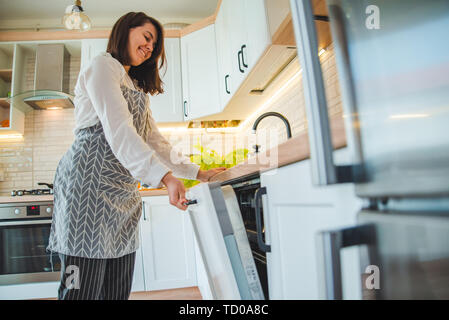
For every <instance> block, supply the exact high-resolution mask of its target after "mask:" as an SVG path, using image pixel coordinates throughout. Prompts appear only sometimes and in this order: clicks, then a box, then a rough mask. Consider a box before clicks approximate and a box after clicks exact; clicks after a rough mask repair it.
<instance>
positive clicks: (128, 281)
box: [58, 252, 136, 300]
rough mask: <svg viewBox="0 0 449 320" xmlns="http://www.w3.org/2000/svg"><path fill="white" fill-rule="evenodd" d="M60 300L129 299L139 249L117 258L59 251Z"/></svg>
mask: <svg viewBox="0 0 449 320" xmlns="http://www.w3.org/2000/svg"><path fill="white" fill-rule="evenodd" d="M59 257H60V259H61V282H60V284H59V289H58V299H59V300H128V298H129V295H130V293H131V285H132V281H133V273H134V263H135V258H136V253H135V252H134V253H131V254H128V255H126V256H123V257H120V258H116V259H90V258H81V257H72V256H67V255H63V254H59Z"/></svg>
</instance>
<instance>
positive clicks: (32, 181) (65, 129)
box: [0, 46, 342, 195]
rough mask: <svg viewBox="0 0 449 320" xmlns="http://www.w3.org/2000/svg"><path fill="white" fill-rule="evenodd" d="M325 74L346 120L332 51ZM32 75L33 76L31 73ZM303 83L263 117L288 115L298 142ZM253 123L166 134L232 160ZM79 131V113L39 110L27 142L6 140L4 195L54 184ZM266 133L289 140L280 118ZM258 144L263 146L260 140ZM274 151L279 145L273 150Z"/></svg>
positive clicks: (333, 104)
mask: <svg viewBox="0 0 449 320" xmlns="http://www.w3.org/2000/svg"><path fill="white" fill-rule="evenodd" d="M320 58H321V61H322V68H323V74H324V81H325V87H326V93H327V100H328V105H329V115H330V116H332V115H337V114H342V106H341V99H340V91H339V86H338V79H337V71H336V65H335V57H334V52H333V48H332V46H331V47H329V48H327V51H326V52H325V53H324V54H323V55H322V56H321V57H320ZM27 65H28V67H27V70H28V72H27V75H28V77H27V79H28V86H29V87H31V88H32V79H33V78H32V76H29V75H30V73H32V72H33V71H32V67H34V60H32V59H30V60H29V61H28V63H27ZM71 68H73V69H72V72H71V74H70V78H71V85H70V89H71V91H72V90H73V88H74V85H75V82H76V78H77V72H76V70H79V59H78V60H77V59H72V61H71ZM30 70H31V71H30ZM302 90H303V89H302V77H301V76H299V77H298V78H297V79H296V80H295V81H294V82H293V83H292V84H290V87H289V88H287V90H286V91H285V93H284V94H282V96H280V97H279V98H278V99H277V100H276V101H273V102H272V104H271V105H269V106H267V107H266V108H265V109H264V110H260V114H262V113H264V112H267V111H276V112H279V113H281V114H283V115H284V116H285V117H286V118H287V119H288V120H289V122H290V124H291V127H292V134H293V136H297V135H299V134H301V133H303V132H304V131H305V130H306V129H307V121H306V115H305V108H304V97H303V91H302ZM251 126H252V122H251V123H249V124H248V125H247V127H246V128H244V129H243V131H242V132H240V133H236V134H235V133H234V134H231V133H227V134H224V133H207V134H206V133H202V134H189V135H186V134H185V132H184V133H171V134H170V133H164V135H165V136H166V137H167V139H168V140H169V141H170V142H171V143H172V145H174V146H175V147H177V148H179V149H181V150H182V152H183V153H184V154H186V155H188V154H192V153H198V150H196V149H195V148H194V145H196V144H197V143H198V141H199V142H200V143H201V144H202V145H203V146H206V147H209V148H211V149H214V150H216V151H217V152H218V153H221V154H227V153H228V152H231V151H232V150H233V149H234V148H236V147H237V148H240V147H245V148H248V149H250V151H251V152H252V150H251V148H252V145H253V144H254V143H253V142H254V141H255V140H254V136H253V135H252V134H251ZM73 127H74V114H73V109H68V110H49V111H37V110H33V111H31V112H29V113H27V114H26V117H25V135H24V137H23V139H21V140H17V141H14V140H0V170H3V171H4V173H5V181H3V182H0V195H9V194H10V191H11V190H13V189H16V190H17V189H31V188H37V187H38V185H37V183H38V182H48V183H52V182H53V177H54V173H55V171H56V167H57V164H58V162H59V160H60V158H61V157H62V156H63V154H64V153H65V152H66V151H67V149H68V148H69V146H70V145H71V143H72V141H73V139H74V136H73ZM264 129H270V131H271V130H275V131H276V132H277V139H275V140H277V142H278V143H282V142H284V141H285V140H286V139H287V135H286V130H285V125H284V123H283V122H282V121H281V120H280V119H277V118H266V119H264V120H263V121H262V122H261V123H260V126H259V128H258V131H259V132H260V133H262V132H264ZM258 144H263V142H262V141H259V140H258ZM272 146H273V145H272Z"/></svg>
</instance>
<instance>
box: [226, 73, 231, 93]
mask: <svg viewBox="0 0 449 320" xmlns="http://www.w3.org/2000/svg"><path fill="white" fill-rule="evenodd" d="M228 79H229V74H227V75H226V77H225V87H226V93H227V94H231V91H229V89H228Z"/></svg>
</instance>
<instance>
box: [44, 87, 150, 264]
mask: <svg viewBox="0 0 449 320" xmlns="http://www.w3.org/2000/svg"><path fill="white" fill-rule="evenodd" d="M121 90H122V93H123V96H124V97H125V99H126V101H127V102H128V109H129V112H130V113H131V114H132V116H133V123H134V126H135V128H136V130H137V133H138V134H139V135H140V136H141V137H142V138H144V137H145V136H146V135H147V134H148V132H149V130H150V127H149V124H150V121H149V119H150V118H149V117H150V109H149V108H148V107H147V105H148V104H147V102H148V96H147V95H146V94H145V93H143V92H141V91H136V90H132V89H130V88H128V87H126V86H124V85H122V86H121ZM137 183H138V182H137V181H136V180H135V179H134V178H133V177H132V176H131V174H130V173H129V171H128V170H127V169H126V168H125V167H123V165H122V164H121V163H120V162H119V161H118V160H117V158H116V157H115V156H114V154H113V153H112V150H111V148H110V146H109V144H108V142H107V141H106V137H105V134H104V131H103V127H102V125H101V123H100V122H98V123H97V124H96V125H94V126H92V127H89V128H84V129H81V130H79V132H77V134H76V137H75V141H74V143H73V144H72V146H71V147H70V149H69V150H68V151H67V152H66V154H65V155H64V156H63V157H62V159H61V161H60V162H59V164H58V168H57V170H56V174H55V179H54V212H53V221H52V226H51V232H50V239H49V245H48V247H47V249H48V250H50V251H51V252H58V253H62V254H66V255H69V256H77V257H85V258H97V259H109V258H119V257H122V256H124V255H127V254H129V253H132V252H135V251H136V250H137V249H138V247H139V228H138V222H139V219H140V216H141V213H142V200H141V197H140V194H139V192H138V189H137Z"/></svg>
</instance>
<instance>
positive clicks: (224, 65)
mask: <svg viewBox="0 0 449 320" xmlns="http://www.w3.org/2000/svg"><path fill="white" fill-rule="evenodd" d="M229 4H230V2H229V1H222V3H221V6H220V10H219V11H218V14H217V18H216V19H215V35H216V43H217V58H218V73H219V89H220V102H221V107H222V109H224V108H225V107H226V105H227V104H228V102H229V100H230V99H231V97H232V96H233V94H234V92H235V84H234V78H233V76H232V68H233V64H232V59H233V58H234V57H237V55H233V54H232V53H233V51H232V48H231V45H230V43H231V32H230V30H231V28H232V24H231V21H230V20H231V19H230V16H231V15H230V13H229V10H230V6H229Z"/></svg>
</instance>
